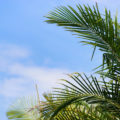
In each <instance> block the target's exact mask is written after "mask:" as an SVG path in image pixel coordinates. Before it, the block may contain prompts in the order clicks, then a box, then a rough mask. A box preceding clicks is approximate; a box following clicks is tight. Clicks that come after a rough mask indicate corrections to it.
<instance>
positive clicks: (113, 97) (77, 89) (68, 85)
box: [45, 73, 120, 118]
mask: <svg viewBox="0 0 120 120" xmlns="http://www.w3.org/2000/svg"><path fill="white" fill-rule="evenodd" d="M69 76H70V77H71V78H72V80H73V82H70V81H68V80H63V81H64V82H65V83H64V84H62V85H63V87H62V88H55V91H54V93H53V97H52V98H53V103H52V104H55V106H54V108H53V111H54V112H53V115H52V116H55V115H57V114H58V113H59V111H61V110H62V109H64V108H66V107H68V106H69V105H71V104H73V103H78V102H80V101H84V102H86V103H88V104H93V105H96V106H99V107H100V108H102V109H104V111H107V112H109V113H110V114H113V116H116V117H119V118H120V114H119V113H120V102H119V101H120V92H119V91H120V83H119V82H116V83H114V82H112V83H109V84H108V83H107V82H106V81H104V79H103V80H102V82H100V83H101V84H100V83H99V82H98V80H97V79H96V77H93V76H91V79H90V78H89V77H87V76H86V75H84V77H83V76H82V75H81V74H79V73H75V74H72V75H69ZM61 101H62V102H61ZM47 107H48V106H47ZM50 107H51V106H50ZM47 110H49V108H47ZM45 112H46V111H45ZM47 113H48V112H47ZM48 115H49V114H48Z"/></svg>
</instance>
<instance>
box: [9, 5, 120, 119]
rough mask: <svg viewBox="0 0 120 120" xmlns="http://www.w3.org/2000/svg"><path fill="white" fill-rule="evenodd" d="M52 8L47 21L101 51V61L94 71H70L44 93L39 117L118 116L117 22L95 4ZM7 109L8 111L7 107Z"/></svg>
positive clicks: (119, 66) (119, 57) (119, 59)
mask: <svg viewBox="0 0 120 120" xmlns="http://www.w3.org/2000/svg"><path fill="white" fill-rule="evenodd" d="M76 7H77V10H75V9H74V8H72V7H71V6H67V7H65V6H62V7H59V8H56V9H55V10H54V11H52V12H50V13H49V15H47V16H46V17H47V20H46V22H47V23H52V24H53V23H55V24H57V25H58V26H63V27H64V28H65V29H66V30H68V31H71V32H73V33H75V35H77V36H78V37H81V38H83V39H84V41H81V42H82V43H83V44H87V45H92V46H93V47H94V50H93V54H92V58H93V56H94V52H95V50H96V48H98V49H99V50H100V51H101V52H102V53H103V63H102V65H100V66H98V68H97V69H99V70H97V71H96V73H98V74H100V76H101V78H100V80H98V78H96V77H94V76H92V75H91V76H90V77H88V76H87V75H86V74H84V75H81V74H79V73H73V74H70V75H69V77H70V78H71V80H64V79H63V80H62V81H63V82H62V83H61V85H62V87H61V88H55V89H54V92H53V93H51V94H47V95H46V94H45V95H44V97H45V98H46V101H43V102H41V104H40V108H41V109H38V111H39V112H40V113H41V116H40V117H41V118H40V119H43V120H49V119H50V120H120V52H119V51H120V25H119V23H118V21H117V17H115V19H114V20H113V19H112V18H111V13H110V11H107V10H106V9H105V14H104V15H101V13H100V11H99V9H98V6H97V5H96V6H93V8H91V7H90V6H85V5H84V6H83V7H82V6H81V5H77V6H76ZM8 112H11V111H8ZM8 116H9V114H8Z"/></svg>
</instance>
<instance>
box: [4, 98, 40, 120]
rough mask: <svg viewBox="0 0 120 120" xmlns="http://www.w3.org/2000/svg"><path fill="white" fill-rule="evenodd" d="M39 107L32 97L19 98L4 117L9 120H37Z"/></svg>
mask: <svg viewBox="0 0 120 120" xmlns="http://www.w3.org/2000/svg"><path fill="white" fill-rule="evenodd" d="M39 107H40V106H39V105H38V103H37V100H36V99H34V97H31V98H21V99H19V100H17V101H16V102H15V103H14V104H13V105H11V106H10V108H9V109H8V111H7V113H6V115H7V116H8V119H10V120H39V118H40V113H39V110H38V109H39Z"/></svg>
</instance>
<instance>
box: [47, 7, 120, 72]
mask: <svg viewBox="0 0 120 120" xmlns="http://www.w3.org/2000/svg"><path fill="white" fill-rule="evenodd" d="M46 18H48V20H46V22H47V23H56V24H57V25H58V26H64V28H65V29H66V30H68V31H71V32H74V33H75V34H76V35H77V36H78V37H81V38H83V39H85V40H84V41H81V42H82V43H84V44H89V45H92V46H94V51H93V54H94V52H95V49H96V47H98V48H99V50H100V51H102V52H103V65H102V66H106V68H107V69H108V70H109V72H112V73H113V72H115V73H117V72H118V71H119V70H120V52H119V51H120V26H119V23H118V22H117V17H115V20H114V21H113V20H112V18H111V13H110V11H107V10H105V15H101V14H100V12H99V9H98V6H96V7H95V6H93V9H91V8H90V7H89V6H85V5H84V7H82V6H81V5H77V9H74V8H72V7H71V6H68V7H64V6H61V7H59V8H56V9H55V10H54V11H52V12H50V13H49V14H48V15H47V16H46ZM92 57H93V55H92ZM116 68H117V69H116Z"/></svg>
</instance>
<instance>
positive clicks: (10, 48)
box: [0, 44, 29, 58]
mask: <svg viewBox="0 0 120 120" xmlns="http://www.w3.org/2000/svg"><path fill="white" fill-rule="evenodd" d="M0 55H1V56H2V57H3V56H4V57H9V58H26V57H28V56H29V52H28V50H27V49H25V48H23V47H19V46H17V45H13V44H0Z"/></svg>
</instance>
